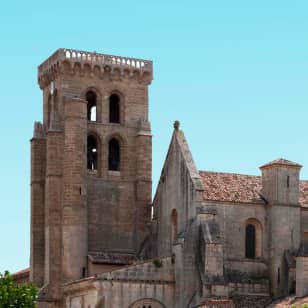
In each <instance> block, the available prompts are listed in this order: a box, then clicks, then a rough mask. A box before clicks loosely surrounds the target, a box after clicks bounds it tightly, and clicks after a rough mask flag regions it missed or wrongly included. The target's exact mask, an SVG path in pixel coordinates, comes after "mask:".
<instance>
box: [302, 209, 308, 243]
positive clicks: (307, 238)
mask: <svg viewBox="0 0 308 308" xmlns="http://www.w3.org/2000/svg"><path fill="white" fill-rule="evenodd" d="M301 238H302V243H303V244H304V245H305V247H308V208H303V207H302V208H301Z"/></svg>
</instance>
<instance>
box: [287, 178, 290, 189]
mask: <svg viewBox="0 0 308 308" xmlns="http://www.w3.org/2000/svg"><path fill="white" fill-rule="evenodd" d="M287 187H288V188H289V187H290V176H289V175H288V176H287Z"/></svg>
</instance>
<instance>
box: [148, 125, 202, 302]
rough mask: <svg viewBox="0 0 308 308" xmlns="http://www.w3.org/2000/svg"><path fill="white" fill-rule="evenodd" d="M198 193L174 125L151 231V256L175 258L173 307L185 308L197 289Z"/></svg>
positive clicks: (186, 150)
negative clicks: (152, 246) (174, 303)
mask: <svg viewBox="0 0 308 308" xmlns="http://www.w3.org/2000/svg"><path fill="white" fill-rule="evenodd" d="M202 190H203V188H202V184H201V179H200V176H199V174H198V172H197V169H196V167H195V165H194V162H193V158H192V155H191V153H190V151H189V148H188V145H187V142H186V140H185V137H184V134H183V133H182V132H181V131H180V130H179V129H178V127H177V123H175V131H174V133H173V136H172V140H171V144H170V147H169V150H168V155H167V158H166V161H165V164H164V167H163V170H162V173H161V178H160V181H159V184H158V188H157V191H156V195H155V199H154V202H153V206H154V221H153V228H152V230H153V231H154V234H153V239H157V240H156V243H157V246H156V247H154V248H156V249H154V251H153V253H154V255H156V256H170V255H172V254H173V253H174V256H175V267H176V270H175V275H176V281H177V284H176V290H175V302H176V307H186V306H187V305H188V304H189V302H190V301H191V300H192V298H193V297H194V294H195V293H196V291H197V290H198V288H199V283H200V281H199V277H198V273H197V256H198V248H197V245H198V233H199V224H198V221H197V220H196V207H197V206H198V204H199V202H201V199H202Z"/></svg>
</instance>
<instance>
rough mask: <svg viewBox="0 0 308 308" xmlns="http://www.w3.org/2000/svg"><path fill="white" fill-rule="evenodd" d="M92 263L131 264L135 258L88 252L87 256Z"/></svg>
mask: <svg viewBox="0 0 308 308" xmlns="http://www.w3.org/2000/svg"><path fill="white" fill-rule="evenodd" d="M88 257H89V259H90V261H91V262H92V263H97V264H132V263H134V262H135V261H136V260H137V258H136V257H135V256H134V255H131V254H121V253H108V252H90V253H89V255H88Z"/></svg>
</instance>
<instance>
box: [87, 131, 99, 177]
mask: <svg viewBox="0 0 308 308" xmlns="http://www.w3.org/2000/svg"><path fill="white" fill-rule="evenodd" d="M97 152H98V149H97V142H96V138H95V137H94V136H88V149H87V167H88V169H89V170H92V171H94V170H97V156H98V153H97Z"/></svg>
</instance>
